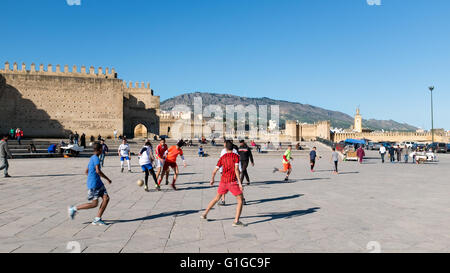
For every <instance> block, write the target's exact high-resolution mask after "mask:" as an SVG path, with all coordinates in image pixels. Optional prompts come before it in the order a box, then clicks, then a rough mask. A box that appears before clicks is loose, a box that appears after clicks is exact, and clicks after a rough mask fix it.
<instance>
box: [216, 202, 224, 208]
mask: <svg viewBox="0 0 450 273" xmlns="http://www.w3.org/2000/svg"><path fill="white" fill-rule="evenodd" d="M217 205H219V206H222V207H223V206H225V201H219V203H218V204H217Z"/></svg>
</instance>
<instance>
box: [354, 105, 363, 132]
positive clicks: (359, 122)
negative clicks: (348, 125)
mask: <svg viewBox="0 0 450 273" xmlns="http://www.w3.org/2000/svg"><path fill="white" fill-rule="evenodd" d="M354 130H355V131H356V132H358V133H362V116H361V115H360V112H359V107H358V108H356V115H355V126H354Z"/></svg>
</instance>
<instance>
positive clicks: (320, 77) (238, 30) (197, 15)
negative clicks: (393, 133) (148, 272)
mask: <svg viewBox="0 0 450 273" xmlns="http://www.w3.org/2000/svg"><path fill="white" fill-rule="evenodd" d="M2 9H3V10H4V13H3V14H4V22H6V26H5V28H4V32H3V35H2V37H4V39H5V41H6V42H3V43H1V44H0V51H1V52H2V53H3V54H1V55H0V62H1V64H0V67H2V68H3V65H4V63H5V62H6V61H9V62H10V64H11V65H12V63H14V62H17V63H18V64H21V63H22V62H24V63H26V64H27V65H28V67H29V65H30V64H31V63H33V62H34V63H35V64H36V65H39V64H40V63H43V64H45V65H47V64H53V65H57V64H60V65H65V64H68V65H69V66H70V67H72V65H77V66H78V67H81V66H82V65H85V66H88V67H89V66H95V67H96V68H97V67H99V66H101V67H103V68H106V67H114V68H115V69H116V71H117V72H118V75H119V78H121V79H123V80H125V81H127V82H128V81H133V82H136V81H139V82H141V81H144V82H150V83H151V86H152V88H153V89H154V90H155V95H158V96H161V101H164V100H166V99H169V98H171V97H175V96H177V95H181V94H183V93H190V92H209V93H221V94H232V95H237V96H244V97H268V98H271V99H277V100H285V101H291V102H298V103H302V104H309V105H313V106H317V107H321V108H324V109H327V110H333V111H339V112H343V113H346V114H348V115H350V116H353V115H354V113H355V109H356V107H358V106H359V107H360V108H361V114H362V115H363V118H364V119H377V120H391V119H392V120H395V121H397V122H400V123H407V124H411V125H414V126H417V127H421V128H424V129H430V127H431V117H430V115H431V114H430V94H429V93H430V92H429V91H428V86H430V85H434V86H435V87H436V89H435V91H434V108H435V111H434V117H435V128H444V129H446V130H448V129H450V108H449V107H447V104H448V101H449V100H450V95H449V92H447V91H446V90H448V89H449V88H450V78H449V77H448V75H447V74H448V69H449V68H448V64H449V63H450V51H449V50H448V48H450V20H448V14H449V12H450V2H448V1H446V0H436V1H432V3H430V1H426V0H411V1H408V3H407V4H406V3H405V2H403V1H394V0H381V5H380V6H377V5H373V6H371V5H368V4H367V1H366V0H349V1H333V0H315V1H312V0H303V1H294V0H280V1H271V0H261V1H257V2H256V1H251V0H242V1H237V0H236V1H234V0H229V1H223V0H218V1H213V2H211V1H203V0H198V1H181V0H171V1H144V0H141V1H140V0H132V1H119V0H109V1H106V0H95V1H93V0H81V5H79V6H78V5H73V6H70V5H68V4H67V1H66V0H42V1H27V0H14V1H13V0H4V1H3V2H2Z"/></svg>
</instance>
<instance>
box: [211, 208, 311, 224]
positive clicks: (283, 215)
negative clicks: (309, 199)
mask: <svg viewBox="0 0 450 273" xmlns="http://www.w3.org/2000/svg"><path fill="white" fill-rule="evenodd" d="M319 209H320V208H319V207H315V208H309V209H306V210H293V211H287V212H272V213H267V214H260V215H255V216H244V217H241V219H253V218H269V219H264V220H259V221H256V222H252V223H247V225H255V224H261V223H265V222H269V221H273V220H278V219H290V218H294V217H299V216H304V215H308V214H311V213H315V212H317V211H318V210H319ZM233 219H234V218H225V219H217V220H209V222H214V221H225V220H233Z"/></svg>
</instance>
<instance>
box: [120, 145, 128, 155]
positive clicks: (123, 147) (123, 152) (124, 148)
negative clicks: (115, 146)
mask: <svg viewBox="0 0 450 273" xmlns="http://www.w3.org/2000/svg"><path fill="white" fill-rule="evenodd" d="M119 153H120V156H122V157H127V156H130V145H128V144H123V143H122V144H120V146H119Z"/></svg>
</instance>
